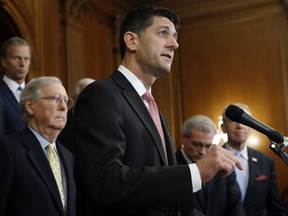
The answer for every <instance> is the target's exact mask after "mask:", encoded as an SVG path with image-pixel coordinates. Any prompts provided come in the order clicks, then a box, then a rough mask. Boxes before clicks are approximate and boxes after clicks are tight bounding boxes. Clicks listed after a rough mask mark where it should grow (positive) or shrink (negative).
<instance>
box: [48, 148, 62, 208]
mask: <svg viewBox="0 0 288 216" xmlns="http://www.w3.org/2000/svg"><path fill="white" fill-rule="evenodd" d="M47 147H48V160H49V164H50V166H51V169H52V172H53V174H54V177H55V180H56V183H57V186H58V190H59V194H60V197H61V201H62V205H63V208H64V210H65V197H64V191H63V186H62V177H61V169H60V162H59V158H58V156H57V154H56V152H55V149H54V147H53V145H52V144H49V145H48V146H47Z"/></svg>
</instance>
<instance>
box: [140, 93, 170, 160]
mask: <svg viewBox="0 0 288 216" xmlns="http://www.w3.org/2000/svg"><path fill="white" fill-rule="evenodd" d="M142 97H143V99H144V100H146V101H147V103H148V105H149V112H150V115H151V117H152V119H153V121H154V123H155V125H156V127H157V129H158V132H159V134H160V137H161V140H162V146H163V150H164V153H165V158H166V161H167V152H166V144H165V138H164V133H163V128H162V125H161V121H160V116H159V112H158V108H157V104H156V102H155V100H154V98H153V96H152V95H151V93H150V92H148V91H147V92H146V93H145V94H144V95H143V96H142Z"/></svg>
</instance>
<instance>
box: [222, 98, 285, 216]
mask: <svg viewBox="0 0 288 216" xmlns="http://www.w3.org/2000/svg"><path fill="white" fill-rule="evenodd" d="M234 105H236V106H238V107H240V108H242V109H243V110H244V111H245V112H247V113H248V114H249V115H251V111H250V109H249V107H248V106H247V105H245V104H242V103H236V104H234ZM225 112H226V108H225V109H224V111H223V113H222V117H223V124H222V125H221V128H222V130H223V132H224V133H227V136H228V140H227V143H225V144H224V148H226V149H228V150H229V151H231V152H233V153H234V154H236V155H238V157H239V160H240V161H241V163H242V166H243V167H244V170H243V171H239V170H237V168H235V172H236V174H237V181H238V183H239V186H240V189H241V194H242V200H243V205H244V209H245V215H246V216H257V215H259V216H260V215H261V216H262V215H265V216H266V215H269V216H272V215H275V216H283V215H288V213H287V209H285V208H284V207H283V206H282V204H281V202H280V198H279V192H278V188H277V185H276V177H275V165H274V160H273V158H270V157H269V156H267V155H264V154H263V153H261V152H259V151H257V150H254V149H252V148H250V147H248V146H247V139H248V137H249V134H250V131H251V129H250V127H248V126H246V125H243V124H240V123H238V122H234V121H231V120H230V119H229V118H228V117H227V116H226V115H225ZM241 179H243V180H241Z"/></svg>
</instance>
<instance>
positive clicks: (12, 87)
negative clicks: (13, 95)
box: [3, 75, 25, 92]
mask: <svg viewBox="0 0 288 216" xmlns="http://www.w3.org/2000/svg"><path fill="white" fill-rule="evenodd" d="M3 80H4V82H5V83H6V84H7V85H8V87H9V89H10V90H11V91H12V92H16V91H17V89H18V87H19V84H18V83H17V82H15V81H14V80H11V79H9V78H8V77H7V76H5V75H4V76H3ZM20 86H21V87H22V89H24V87H25V82H23V83H21V84H20Z"/></svg>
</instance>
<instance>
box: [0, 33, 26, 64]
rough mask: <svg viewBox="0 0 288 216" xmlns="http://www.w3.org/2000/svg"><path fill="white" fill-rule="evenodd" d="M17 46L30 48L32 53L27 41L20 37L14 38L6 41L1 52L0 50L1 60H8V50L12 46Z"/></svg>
mask: <svg viewBox="0 0 288 216" xmlns="http://www.w3.org/2000/svg"><path fill="white" fill-rule="evenodd" d="M15 45H23V46H28V47H29V50H30V53H31V47H30V45H29V44H28V42H27V41H25V40H24V39H22V38H19V37H12V38H10V39H8V40H7V41H5V42H4V44H3V45H2V47H1V50H0V56H1V58H3V59H6V58H7V57H8V48H9V47H11V46H15Z"/></svg>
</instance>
